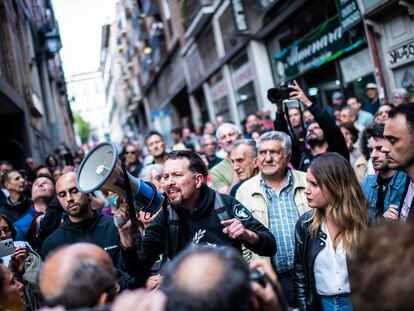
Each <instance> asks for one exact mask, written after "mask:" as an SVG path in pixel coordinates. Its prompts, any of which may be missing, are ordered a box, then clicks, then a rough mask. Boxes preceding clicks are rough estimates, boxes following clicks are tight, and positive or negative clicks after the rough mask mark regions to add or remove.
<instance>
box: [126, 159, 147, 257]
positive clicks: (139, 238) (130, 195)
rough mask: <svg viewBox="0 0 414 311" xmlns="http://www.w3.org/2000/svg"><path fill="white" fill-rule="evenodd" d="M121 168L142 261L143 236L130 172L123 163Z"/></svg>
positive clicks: (135, 242) (133, 232) (133, 236)
mask: <svg viewBox="0 0 414 311" xmlns="http://www.w3.org/2000/svg"><path fill="white" fill-rule="evenodd" d="M121 166H122V171H123V172H124V178H125V185H126V193H127V198H126V199H127V203H128V213H129V217H130V218H131V225H132V238H133V244H135V245H136V247H137V253H138V257H139V258H140V259H143V249H142V236H141V233H140V232H139V229H138V219H137V216H136V214H135V207H134V200H133V198H132V192H131V186H130V183H129V177H128V172H127V170H126V166H125V165H124V163H123V162H121Z"/></svg>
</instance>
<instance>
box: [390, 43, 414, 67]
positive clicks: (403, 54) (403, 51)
mask: <svg viewBox="0 0 414 311" xmlns="http://www.w3.org/2000/svg"><path fill="white" fill-rule="evenodd" d="M387 58H388V63H389V64H390V66H391V67H396V66H399V65H402V64H405V63H407V62H411V61H414V40H413V41H411V42H408V43H406V44H404V45H402V46H400V47H398V48H395V49H393V50H391V51H389V52H388V53H387Z"/></svg>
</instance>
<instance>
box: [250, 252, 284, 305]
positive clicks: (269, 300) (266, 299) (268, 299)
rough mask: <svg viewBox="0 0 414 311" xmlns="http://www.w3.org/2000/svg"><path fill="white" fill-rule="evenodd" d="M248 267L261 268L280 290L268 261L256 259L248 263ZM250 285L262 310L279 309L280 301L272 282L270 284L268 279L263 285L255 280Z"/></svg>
mask: <svg viewBox="0 0 414 311" xmlns="http://www.w3.org/2000/svg"><path fill="white" fill-rule="evenodd" d="M250 269H259V270H262V271H263V272H264V273H266V275H267V276H268V277H269V279H270V280H271V281H272V282H273V284H275V285H276V286H279V289H280V290H281V287H280V285H279V283H278V279H277V276H276V273H275V272H274V270H273V268H272V266H271V264H270V262H268V261H266V260H263V259H259V260H256V261H254V262H252V263H251V264H250ZM250 287H251V290H252V292H253V294H254V295H255V296H256V297H257V298H258V299H259V300H260V305H261V307H262V309H263V310H269V311H270V310H272V311H277V310H281V306H280V302H279V301H278V299H277V296H276V293H275V291H274V289H273V287H272V284H270V282H269V281H266V286H265V287H263V286H262V285H260V284H259V283H257V282H251V284H250Z"/></svg>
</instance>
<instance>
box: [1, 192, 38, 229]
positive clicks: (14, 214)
mask: <svg viewBox="0 0 414 311" xmlns="http://www.w3.org/2000/svg"><path fill="white" fill-rule="evenodd" d="M0 191H1V190H0ZM32 204H33V202H32V200H31V199H29V198H26V197H24V198H23V200H21V201H20V202H18V203H17V204H12V203H11V202H10V198H8V199H7V200H6V203H5V204H4V205H3V206H2V207H0V214H4V215H6V216H7V217H8V218H9V219H10V220H11V222H13V223H14V222H16V221H17V220H19V219H20V218H22V217H23V216H24V215H26V214H27V213H29V211H30V207H31V206H32Z"/></svg>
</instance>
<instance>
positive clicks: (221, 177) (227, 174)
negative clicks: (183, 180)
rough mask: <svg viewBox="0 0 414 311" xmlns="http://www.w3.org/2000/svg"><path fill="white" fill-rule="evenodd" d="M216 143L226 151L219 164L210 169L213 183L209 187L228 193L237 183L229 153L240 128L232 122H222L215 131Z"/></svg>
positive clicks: (237, 137)
mask: <svg viewBox="0 0 414 311" xmlns="http://www.w3.org/2000/svg"><path fill="white" fill-rule="evenodd" d="M216 136H217V140H218V143H219V145H220V147H221V148H223V150H224V151H225V152H226V155H225V158H224V160H223V161H221V162H220V163H219V164H217V165H216V166H214V167H213V168H212V169H211V172H210V174H211V177H212V180H213V183H212V185H211V187H212V188H213V189H214V190H216V191H217V192H220V193H224V194H229V193H230V190H231V188H232V187H233V186H234V185H235V184H237V183H239V178H238V176H237V174H235V173H234V169H233V166H232V164H231V161H230V153H231V149H232V147H233V142H234V141H236V140H238V139H240V138H241V130H240V128H239V127H238V126H237V125H234V124H232V123H223V124H222V125H220V126H219V127H218V129H217V131H216Z"/></svg>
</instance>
